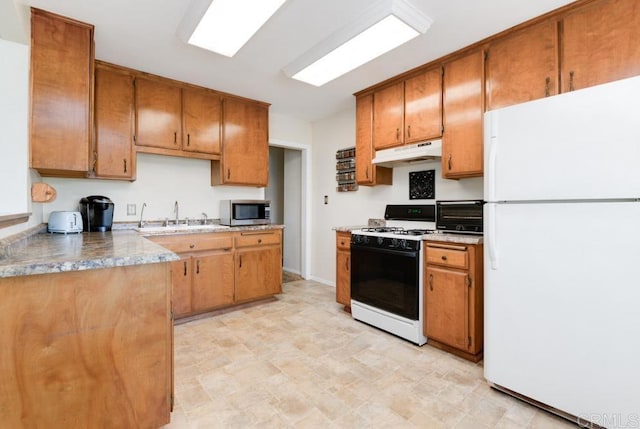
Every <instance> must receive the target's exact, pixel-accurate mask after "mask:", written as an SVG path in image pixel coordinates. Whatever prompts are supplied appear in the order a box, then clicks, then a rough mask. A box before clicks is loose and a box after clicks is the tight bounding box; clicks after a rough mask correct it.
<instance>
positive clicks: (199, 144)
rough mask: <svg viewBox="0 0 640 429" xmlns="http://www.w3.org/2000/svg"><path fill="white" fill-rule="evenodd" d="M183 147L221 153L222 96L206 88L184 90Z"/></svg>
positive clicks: (192, 150)
mask: <svg viewBox="0 0 640 429" xmlns="http://www.w3.org/2000/svg"><path fill="white" fill-rule="evenodd" d="M182 112H183V121H184V124H183V125H184V127H183V133H184V134H183V136H182V149H183V150H185V151H188V152H200V153H211V154H219V153H220V121H221V114H222V100H221V99H220V96H219V95H217V94H215V93H213V92H211V91H207V90H204V89H195V88H183V90H182Z"/></svg>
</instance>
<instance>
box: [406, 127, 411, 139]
mask: <svg viewBox="0 0 640 429" xmlns="http://www.w3.org/2000/svg"><path fill="white" fill-rule="evenodd" d="M407 137H409V138H411V125H408V126H407Z"/></svg>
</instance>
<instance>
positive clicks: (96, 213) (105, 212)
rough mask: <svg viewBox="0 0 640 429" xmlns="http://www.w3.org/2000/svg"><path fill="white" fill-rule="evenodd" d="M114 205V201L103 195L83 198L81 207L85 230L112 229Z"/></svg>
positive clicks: (102, 230) (101, 230)
mask: <svg viewBox="0 0 640 429" xmlns="http://www.w3.org/2000/svg"><path fill="white" fill-rule="evenodd" d="M113 207H114V206H113V201H111V200H110V199H109V198H107V197H103V196H101V195H91V196H88V197H84V198H82V199H81V200H80V204H79V208H80V214H81V215H82V225H83V229H84V231H88V232H91V231H100V232H104V231H111V224H112V223H113Z"/></svg>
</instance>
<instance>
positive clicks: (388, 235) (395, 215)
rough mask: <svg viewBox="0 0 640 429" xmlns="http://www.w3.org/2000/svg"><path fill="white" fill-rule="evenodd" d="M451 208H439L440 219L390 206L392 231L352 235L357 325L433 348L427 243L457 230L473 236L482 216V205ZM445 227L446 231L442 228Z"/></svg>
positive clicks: (422, 209) (426, 211) (420, 209)
mask: <svg viewBox="0 0 640 429" xmlns="http://www.w3.org/2000/svg"><path fill="white" fill-rule="evenodd" d="M446 203H447V204H445V206H446V208H445V209H444V210H442V209H441V207H442V204H440V203H437V206H438V207H439V209H441V212H439V213H438V216H436V205H428V204H427V205H387V207H386V210H385V220H386V226H384V227H371V228H362V229H360V230H355V231H352V232H351V314H352V316H353V318H354V319H356V320H359V321H361V322H365V323H367V324H369V325H372V326H375V327H377V328H380V329H382V330H385V331H387V332H390V333H392V334H395V335H397V336H399V337H401V338H404V339H406V340H409V341H411V342H412V343H415V344H417V345H423V344H425V343H426V342H427V338H426V337H425V335H424V332H423V326H424V282H423V272H424V269H423V263H424V245H423V240H425V239H428V237H429V236H430V235H433V234H440V233H442V232H450V231H451V230H453V231H456V230H458V231H466V232H468V231H470V230H471V228H476V225H477V222H478V219H476V217H477V213H478V211H480V213H481V211H482V202H477V201H473V202H469V201H464V202H446ZM470 214H473V216H471V215H470ZM436 219H438V221H436ZM461 219H462V222H463V223H459V222H461ZM454 222H456V223H454ZM480 222H481V217H480ZM443 225H444V226H446V228H442V229H441V228H439V227H440V226H443ZM480 225H481V223H480ZM474 232H478V231H474ZM480 232H481V229H480Z"/></svg>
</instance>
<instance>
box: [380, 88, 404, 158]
mask: <svg viewBox="0 0 640 429" xmlns="http://www.w3.org/2000/svg"><path fill="white" fill-rule="evenodd" d="M403 105H404V82H399V83H397V84H395V85H392V86H389V87H386V88H384V89H381V90H379V91H376V92H375V93H374V94H373V147H374V148H375V149H376V150H379V149H385V148H389V147H393V146H400V145H402V144H403V143H404V140H403V137H404V136H403V132H402V130H403V128H404V125H403V107H404V106H403Z"/></svg>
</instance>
